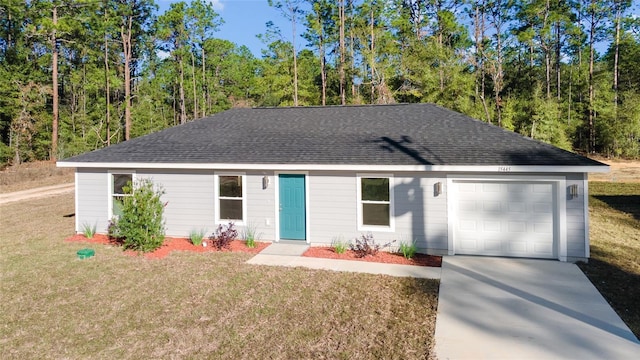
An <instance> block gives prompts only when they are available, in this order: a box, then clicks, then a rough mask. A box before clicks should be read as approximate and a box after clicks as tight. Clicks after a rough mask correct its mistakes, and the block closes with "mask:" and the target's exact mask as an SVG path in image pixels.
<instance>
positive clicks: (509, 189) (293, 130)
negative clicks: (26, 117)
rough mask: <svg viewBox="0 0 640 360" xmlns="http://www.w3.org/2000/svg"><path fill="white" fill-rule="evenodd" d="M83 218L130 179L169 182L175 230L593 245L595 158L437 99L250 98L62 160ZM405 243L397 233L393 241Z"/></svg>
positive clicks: (578, 248) (168, 215)
mask: <svg viewBox="0 0 640 360" xmlns="http://www.w3.org/2000/svg"><path fill="white" fill-rule="evenodd" d="M58 166H60V167H73V168H76V172H75V182H76V188H75V191H76V194H75V196H76V231H77V232H79V231H81V228H82V226H83V225H85V224H96V225H97V228H98V232H106V230H107V224H108V221H109V219H111V218H112V217H113V216H114V215H117V213H118V203H119V199H120V198H121V196H123V194H122V186H123V184H125V183H126V182H127V181H130V180H135V179H137V178H151V179H152V180H153V182H154V183H156V184H160V185H161V186H162V187H163V188H164V190H165V194H164V195H163V201H166V202H167V203H168V205H167V206H166V208H165V222H166V232H167V235H171V236H187V235H188V234H189V232H190V231H191V230H194V229H207V231H208V232H212V231H213V230H214V229H215V227H216V226H217V224H220V223H227V222H229V221H233V222H234V223H235V224H236V225H237V226H238V228H239V229H240V230H242V228H243V227H245V226H252V227H254V228H255V229H256V230H257V232H258V233H259V234H260V237H261V239H262V240H273V241H280V240H284V239H286V240H299V241H304V242H307V243H310V244H312V245H323V244H326V245H328V244H331V243H332V241H335V240H336V239H343V240H351V239H353V238H355V237H357V236H359V235H360V234H363V233H369V232H371V233H372V234H373V236H374V239H375V240H376V241H378V242H387V241H391V240H397V241H398V242H400V241H415V242H416V244H417V246H418V248H419V251H420V252H423V253H428V254H441V255H446V254H448V255H454V254H472V255H491V256H513V257H531V258H549V259H558V260H561V261H578V260H585V259H587V258H589V212H588V196H587V194H588V186H587V185H588V182H587V173H588V172H606V171H608V166H607V165H605V164H602V163H600V162H598V161H594V160H591V159H588V158H586V157H583V156H580V155H577V154H574V153H571V152H568V151H565V150H561V149H559V148H556V147H554V146H551V145H548V144H545V143H542V142H540V141H536V140H532V139H529V138H526V137H524V136H521V135H518V134H516V133H513V132H511V131H507V130H504V129H501V128H499V127H496V126H493V125H490V124H487V123H484V122H481V121H478V120H474V119H472V118H470V117H468V116H465V115H462V114H459V113H457V112H454V111H451V110H448V109H445V108H443V107H440V106H437V105H434V104H396V105H364V106H327V107H295V108H253V109H248V108H243V109H232V110H228V111H225V112H222V113H219V114H216V115H213V116H210V117H207V118H203V119H200V120H197V121H193V122H190V123H186V124H183V125H179V126H175V127H173V128H170V129H166V130H163V131H159V132H157V133H154V134H150V135H146V136H142V137H139V138H135V139H132V140H129V141H125V142H122V143H119V144H116V145H112V146H109V147H107V148H104V149H99V150H96V151H92V152H89V153H86V154H82V155H78V156H75V157H71V158H68V159H65V160H62V161H59V162H58ZM396 244H397V243H396Z"/></svg>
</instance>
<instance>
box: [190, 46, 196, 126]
mask: <svg viewBox="0 0 640 360" xmlns="http://www.w3.org/2000/svg"><path fill="white" fill-rule="evenodd" d="M189 54H190V55H191V83H192V84H193V119H194V120H195V119H197V118H198V96H196V57H195V55H193V51H189Z"/></svg>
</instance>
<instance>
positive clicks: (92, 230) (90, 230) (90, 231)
mask: <svg viewBox="0 0 640 360" xmlns="http://www.w3.org/2000/svg"><path fill="white" fill-rule="evenodd" d="M82 233H83V234H84V236H85V237H86V238H87V239H92V238H93V235H95V234H96V224H93V225H89V224H87V223H84V224H82Z"/></svg>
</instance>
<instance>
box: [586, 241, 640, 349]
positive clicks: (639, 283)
mask: <svg viewBox="0 0 640 360" xmlns="http://www.w3.org/2000/svg"><path fill="white" fill-rule="evenodd" d="M593 250H594V251H597V250H596V249H593ZM577 265H578V266H579V267H580V269H581V270H582V272H584V273H585V275H587V277H588V278H589V280H590V281H591V283H592V284H593V285H594V286H595V287H596V288H597V289H598V291H599V292H600V293H601V294H602V296H603V297H604V298H605V299H606V300H607V302H608V303H609V304H610V305H611V307H613V309H614V310H615V311H616V313H618V315H619V316H620V317H621V318H622V320H623V321H624V322H625V323H626V324H627V326H629V329H631V331H632V332H633V333H634V335H635V336H636V337H637V338H639V339H640V304H638V299H640V276H639V275H636V274H633V273H629V272H628V271H626V270H624V269H621V268H620V267H618V266H615V265H613V264H610V263H607V262H604V261H601V260H598V259H594V258H592V259H590V260H589V263H588V264H587V263H584V262H580V263H578V264H577Z"/></svg>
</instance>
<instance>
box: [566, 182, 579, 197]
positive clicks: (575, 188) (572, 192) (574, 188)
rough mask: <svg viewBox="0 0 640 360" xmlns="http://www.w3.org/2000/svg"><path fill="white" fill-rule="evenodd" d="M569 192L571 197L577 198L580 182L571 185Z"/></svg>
mask: <svg viewBox="0 0 640 360" xmlns="http://www.w3.org/2000/svg"><path fill="white" fill-rule="evenodd" d="M567 192H568V193H569V199H575V198H577V197H578V184H573V185H569V186H568V189H567Z"/></svg>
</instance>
